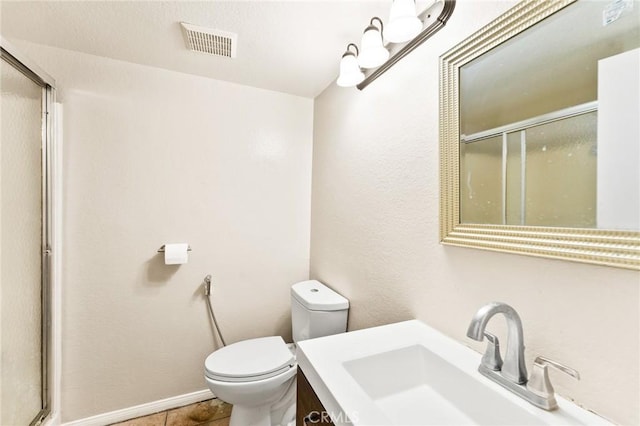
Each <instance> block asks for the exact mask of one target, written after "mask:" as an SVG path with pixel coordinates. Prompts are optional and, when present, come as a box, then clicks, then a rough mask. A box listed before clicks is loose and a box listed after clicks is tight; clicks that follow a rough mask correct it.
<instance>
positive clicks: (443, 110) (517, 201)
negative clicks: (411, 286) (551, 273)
mask: <svg viewBox="0 0 640 426" xmlns="http://www.w3.org/2000/svg"><path fill="white" fill-rule="evenodd" d="M633 3H637V2H634V1H632V0H613V1H607V2H589V1H586V0H554V1H548V0H525V1H523V2H521V3H519V4H517V5H516V6H515V7H513V8H512V9H511V10H509V11H508V12H506V13H505V14H503V15H502V16H500V17H498V18H497V19H496V20H494V21H493V22H491V23H490V24H488V25H487V26H485V27H484V28H482V29H481V30H479V31H477V32H476V33H475V34H473V35H471V36H470V37H468V38H467V39H465V40H464V41H462V42H461V43H459V44H458V45H457V46H455V47H453V48H452V49H450V50H449V51H448V52H446V53H445V54H444V55H442V56H441V58H440V239H441V242H442V243H443V244H447V245H456V246H463V247H471V248H479V249H486V250H494V251H501V252H508V253H516V254H524V255H531V256H538V257H547V258H554V259H563V260H571V261H576V262H584V263H592V264H599V265H607V266H615V267H621V268H628V269H635V270H640V225H639V223H640V178H639V176H640V175H639V173H640V172H638V170H639V169H640V148H639V147H638V146H639V145H640V124H639V123H638V120H637V117H638V113H637V112H636V111H638V108H640V107H638V105H640V100H639V99H640V82H639V81H638V80H640V78H638V75H640V74H639V73H638V71H637V70H638V69H639V68H637V67H640V65H638V64H640V59H639V58H640V47H639V46H638V44H640V41H638V40H639V39H640V37H638V34H640V32H639V31H640V29H639V28H638V27H639V26H640V19H638V17H639V16H640V10H638V9H640V8H638V7H637V4H636V5H635V6H636V7H635V10H634V7H633V6H634V4H633ZM589 8H590V9H591V10H587V9H589ZM583 9H584V10H583ZM588 14H589V15H588ZM587 22H588V23H589V25H593V26H594V28H595V29H593V28H588V27H585V28H581V29H579V30H577V25H582V24H583V23H587ZM578 23H579V24H578ZM585 25H586V24H585ZM554 28H555V30H554ZM552 31H556V32H557V33H553V32H552ZM596 33H597V34H602V37H603V40H596V39H592V38H591V37H592V34H596ZM550 34H551V35H550ZM553 34H557V35H553ZM567 34H574V35H576V34H577V35H576V36H568V35H567ZM578 35H579V36H578ZM614 36H615V37H622V38H621V39H613V38H612V37H614ZM545 43H546V44H545ZM562 43H568V44H567V45H562ZM571 43H574V44H571ZM576 43H582V44H581V45H578V44H576ZM603 49H604V50H603ZM606 49H609V50H606ZM513 52H517V53H518V56H517V58H515V56H516V54H515V53H513ZM553 52H555V53H553ZM576 52H587V53H586V56H588V58H585V59H579V58H578V56H579V55H577V54H576ZM540 55H547V56H540ZM554 55H555V56H554ZM512 57H513V58H515V59H513V60H512V59H509V58H512ZM620 57H623V59H624V60H627V59H625V58H631V59H630V60H631V62H630V63H631V64H632V66H627V65H623V66H621V65H620V62H615V61H618V60H619V59H618V58H620ZM611 58H614V59H615V61H609V59H611ZM491 61H493V62H491ZM580 61H582V62H580ZM587 61H590V62H587ZM609 62H613V65H609ZM626 63H627V62H623V64H626ZM511 64H513V67H514V68H512V69H509V68H508V67H509V66H511ZM536 67H539V68H536ZM606 67H609V68H606ZM607 69H611V70H613V71H612V72H609V74H610V75H609V74H607V72H605V71H606V70H607ZM621 70H624V72H623V71H621ZM574 71H578V72H580V74H575V75H571V74H569V73H570V72H574ZM554 72H555V73H556V74H554ZM624 73H626V74H627V75H628V76H629V77H627V78H628V79H629V80H627V82H628V83H629V85H630V86H631V87H630V88H629V87H627V86H625V87H624V88H625V89H627V88H629V90H630V92H629V93H631V94H632V95H633V96H627V95H626V94H625V95H624V96H621V95H620V91H618V92H617V94H616V93H613V94H610V93H609V89H608V86H607V84H608V83H607V81H609V80H611V81H613V82H614V83H615V84H619V82H620V81H623V80H622V79H623V78H625V77H624V75H623V74H624ZM608 75H609V76H608ZM482 76H484V79H483V77H482ZM607 76H608V77H607ZM607 79H609V80H607ZM634 88H635V89H634ZM636 92H637V93H636ZM622 98H624V99H625V102H626V99H627V98H630V99H631V101H630V102H631V104H629V105H630V106H629V105H627V104H625V105H624V107H623V110H622V112H621V111H620V108H621V107H619V106H615V108H617V109H615V108H614V109H613V110H612V111H613V112H609V111H610V107H609V106H608V105H610V104H612V103H617V102H618V101H619V100H620V99H622ZM609 100H612V101H611V102H610V101H609ZM629 113H631V119H630V118H629V117H630V115H629ZM634 114H635V119H633V116H634ZM608 117H613V124H609V122H608V121H603V120H605V119H606V120H609V119H610V118H608ZM616 120H618V121H616ZM621 120H622V121H621ZM601 121H602V122H601ZM603 123H604V124H603ZM621 124H622V125H623V129H622V130H620V125H621ZM625 126H626V127H625ZM609 128H614V130H615V131H617V132H618V133H614V134H613V136H611V135H605V136H607V137H608V139H607V137H605V136H603V134H604V132H605V130H606V129H609ZM553 129H555V130H554V131H557V133H556V134H555V136H550V134H551V132H552V130H553ZM620 132H623V133H620ZM611 138H613V139H614V140H615V141H616V144H618V145H616V146H615V149H614V148H613V144H611V143H609V144H606V143H604V141H608V140H609V139H611ZM478 141H482V142H479V143H477V144H476V142H478ZM576 141H577V142H576ZM585 141H586V142H585ZM619 141H626V143H628V147H629V149H630V151H627V149H626V148H624V147H621V146H620V145H619ZM565 145H566V147H565ZM552 152H553V153H554V154H553V155H556V157H549V156H550V155H552ZM558 153H560V154H558ZM558 155H559V157H558ZM490 165H491V166H490ZM554 167H555V168H554ZM574 171H575V173H574ZM461 173H462V174H461ZM574 175H575V176H574ZM596 176H597V178H596ZM544 179H549V180H548V181H545V180H544ZM565 179H566V181H565ZM488 188H489V189H488ZM577 194H579V195H577ZM616 194H617V195H616ZM614 195H615V196H614ZM578 197H579V198H578ZM616 197H617V198H616ZM563 206H564V207H563ZM563 209H564V210H566V209H569V210H570V211H568V212H565V211H564V210H563Z"/></svg>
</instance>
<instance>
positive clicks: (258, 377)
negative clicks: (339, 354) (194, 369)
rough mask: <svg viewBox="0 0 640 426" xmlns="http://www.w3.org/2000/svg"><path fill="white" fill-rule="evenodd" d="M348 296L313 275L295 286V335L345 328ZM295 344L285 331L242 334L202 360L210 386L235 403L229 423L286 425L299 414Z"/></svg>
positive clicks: (239, 425)
mask: <svg viewBox="0 0 640 426" xmlns="http://www.w3.org/2000/svg"><path fill="white" fill-rule="evenodd" d="M348 311H349V301H348V300H347V299H345V298H344V297H342V296H341V295H339V294H338V293H336V292H335V291H333V290H331V289H330V288H328V287H326V286H325V285H323V284H322V283H320V282H318V281H315V280H312V281H303V282H300V283H297V284H294V285H293V286H291V325H292V330H293V341H294V342H298V341H300V340H306V339H311V338H314V337H322V336H328V335H330V334H337V333H343V332H345V331H346V330H347V313H348ZM296 370H297V364H296V358H295V346H294V345H287V344H286V343H285V342H284V340H283V339H282V337H280V336H271V337H261V338H257V339H249V340H244V341H242V342H237V343H234V344H232V345H229V346H226V347H224V348H222V349H219V350H217V351H215V352H214V353H212V354H211V355H209V356H208V357H207V359H206V360H205V363H204V371H205V380H206V381H207V385H208V386H209V389H211V392H213V393H214V395H216V396H217V397H218V398H220V399H221V400H223V401H225V402H228V403H229V404H233V410H232V412H231V420H230V426H287V425H293V424H295V414H296V405H295V402H296V379H295V377H296Z"/></svg>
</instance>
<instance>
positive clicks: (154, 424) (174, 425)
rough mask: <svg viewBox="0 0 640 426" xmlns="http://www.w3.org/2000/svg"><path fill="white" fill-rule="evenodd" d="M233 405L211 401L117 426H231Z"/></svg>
mask: <svg viewBox="0 0 640 426" xmlns="http://www.w3.org/2000/svg"><path fill="white" fill-rule="evenodd" d="M229 416H231V405H230V404H227V403H226V402H222V401H220V400H219V399H209V400H207V401H202V402H197V403H195V404H191V405H186V406H184V407H180V408H174V409H172V410H167V411H161V412H160V413H155V414H151V415H149V416H144V417H138V418H135V419H131V420H127V421H126V422H121V423H115V424H114V426H115V425H117V426H196V425H199V426H200V425H201V426H229Z"/></svg>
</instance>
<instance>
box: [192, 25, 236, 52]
mask: <svg viewBox="0 0 640 426" xmlns="http://www.w3.org/2000/svg"><path fill="white" fill-rule="evenodd" d="M180 24H181V25H182V29H183V31H184V37H185V40H186V42H187V47H188V48H189V49H190V50H193V51H196V52H202V53H208V54H209V55H216V56H224V57H225V58H235V57H236V44H237V42H238V34H234V33H230V32H227V31H220V30H213V29H211V28H204V27H198V26H195V25H191V24H185V23H184V22H181V23H180Z"/></svg>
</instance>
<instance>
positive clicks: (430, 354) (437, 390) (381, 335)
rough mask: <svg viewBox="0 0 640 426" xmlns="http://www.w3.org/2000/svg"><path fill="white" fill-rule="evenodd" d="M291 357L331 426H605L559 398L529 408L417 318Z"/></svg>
mask: <svg viewBox="0 0 640 426" xmlns="http://www.w3.org/2000/svg"><path fill="white" fill-rule="evenodd" d="M297 357H298V365H299V367H300V368H301V369H302V371H303V372H304V373H305V375H306V376H307V379H308V380H309V382H310V383H311V385H312V386H313V388H314V390H315V391H316V394H317V395H318V397H319V398H320V400H321V402H322V403H323V405H324V406H325V408H326V409H327V411H328V412H329V414H330V415H331V417H332V419H333V421H334V423H335V424H336V425H343V424H344V425H387V426H388V425H471V424H477V425H514V424H517V425H554V424H566V425H574V424H575V425H580V424H589V425H596V424H609V423H607V422H606V421H605V420H604V419H602V418H600V417H598V416H596V415H595V414H593V413H591V412H588V411H586V410H584V409H582V408H580V407H578V406H577V405H575V404H573V403H571V402H569V401H566V400H564V399H562V398H560V397H558V405H559V408H558V410H555V411H552V412H549V411H545V410H542V409H540V408H537V407H534V406H533V405H531V404H529V403H528V402H526V401H524V400H522V399H521V398H519V397H517V396H516V395H514V394H512V393H510V392H508V391H507V390H505V389H503V388H502V387H501V386H499V385H497V384H496V383H494V382H492V381H490V380H488V379H487V378H486V377H484V376H482V375H481V374H480V373H478V372H477V367H478V365H479V364H480V357H481V356H480V354H478V353H476V352H474V351H473V350H471V349H469V348H467V347H466V346H464V345H462V344H460V343H458V342H456V341H454V340H453V339H451V338H449V337H447V336H444V335H442V334H441V333H439V332H438V331H436V330H434V329H433V328H431V327H429V326H427V325H426V324H424V323H422V322H420V321H417V320H413V321H405V322H400V323H395V324H389V325H385V326H381V327H374V328H369V329H365V330H358V331H354V332H350V333H344V334H339V335H334V336H327V337H322V338H319V339H312V340H306V341H303V342H299V343H298V354H297Z"/></svg>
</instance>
